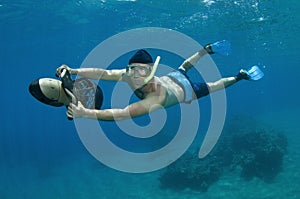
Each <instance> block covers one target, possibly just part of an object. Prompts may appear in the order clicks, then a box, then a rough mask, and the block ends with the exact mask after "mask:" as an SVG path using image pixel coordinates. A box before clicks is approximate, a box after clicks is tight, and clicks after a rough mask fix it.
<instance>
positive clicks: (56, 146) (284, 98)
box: [0, 0, 300, 199]
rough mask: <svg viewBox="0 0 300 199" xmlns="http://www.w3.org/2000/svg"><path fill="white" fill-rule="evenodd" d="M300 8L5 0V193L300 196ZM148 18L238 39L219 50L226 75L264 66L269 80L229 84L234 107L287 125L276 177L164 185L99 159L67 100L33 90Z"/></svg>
mask: <svg viewBox="0 0 300 199" xmlns="http://www.w3.org/2000/svg"><path fill="white" fill-rule="evenodd" d="M299 10H300V2H299V1H296V0H290V1H280V0H273V1H264V0H249V1H246V0H244V1H243V0H236V1H218V0H215V1H212V0H203V1H200V0H197V1H196V0H189V1H187V0H181V1H178V0H166V1H156V0H155V1H147V0H137V1H115V0H107V1H104V0H103V1H100V0H81V1H75V0H70V1H52V0H44V1H35V0H26V1H25V0H23V1H15V0H10V1H7V0H1V1H0V66H1V73H2V77H1V80H0V81H1V85H2V94H1V106H2V109H1V116H0V117H1V125H0V198H10V199H11V198H184V197H186V198H202V197H203V198H220V197H223V198H229V197H231V198H299V197H300V192H299V187H300V186H299V175H300V174H299V169H298V168H299V166H300V163H299V154H298V151H299V149H300V145H299V141H300V138H299V135H298V132H299V130H300V126H299V116H298V111H299V109H300V108H299V105H298V102H299V100H300V94H299V88H298V85H299V83H298V79H299V77H300V76H299V73H300V69H299V68H298V65H299V61H300V58H299V55H298V53H299V40H300V39H299V38H298V35H299V32H300V31H299V26H300V25H299V19H300V14H299ZM147 26H155V27H163V28H170V29H173V30H177V31H180V32H182V33H184V34H187V35H188V36H190V37H192V38H193V39H195V40H197V41H198V42H199V43H201V44H202V45H204V44H206V43H208V42H211V41H216V40H219V39H224V38H225V39H228V40H230V41H231V42H232V46H233V54H232V55H231V56H230V57H226V58H224V57H218V56H215V57H214V60H215V62H216V63H217V64H218V66H222V68H219V69H220V71H221V73H222V75H224V76H227V75H232V74H235V73H236V72H237V71H238V70H239V69H240V68H243V67H249V66H251V65H252V64H259V65H260V66H261V67H262V68H263V70H264V72H265V78H264V79H263V80H261V81H259V82H253V83H249V82H243V83H241V84H239V85H236V86H234V87H233V88H230V89H228V90H227V100H228V113H227V115H228V117H230V116H233V115H239V114H247V115H250V116H252V117H256V118H258V119H259V120H260V121H262V122H264V123H266V124H268V125H270V126H272V127H274V128H276V129H281V130H285V132H286V134H287V136H288V139H289V149H288V151H289V153H288V155H287V156H286V159H285V161H284V165H285V167H284V171H283V172H282V173H281V174H280V175H279V176H278V177H277V178H276V181H275V182H274V183H272V184H265V183H263V182H260V181H259V180H252V181H250V182H244V181H242V180H240V179H239V178H238V177H237V176H230V175H228V176H226V177H224V179H221V181H220V182H218V183H216V184H215V185H214V186H212V187H211V188H210V189H209V191H208V192H206V193H197V192H193V191H189V190H186V191H184V192H179V193H178V192H176V193H173V192H172V191H167V190H161V189H160V188H159V181H158V175H159V171H158V172H154V173H149V174H140V175H136V174H124V173H120V172H117V171H114V170H112V169H109V168H107V167H105V166H103V165H101V164H100V163H99V162H98V161H96V160H95V159H94V158H93V157H92V156H91V155H90V154H89V153H88V152H87V151H86V149H85V148H84V146H83V145H82V143H81V141H80V139H79V137H78V135H77V133H76V129H75V127H74V123H72V122H69V121H68V120H66V117H65V109H64V108H53V107H50V106H45V105H43V104H41V103H39V102H37V101H36V100H35V99H34V98H33V97H32V96H30V94H29V92H28V85H29V84H30V82H31V81H32V80H34V79H36V78H38V77H54V72H55V69H56V68H57V67H58V66H60V65H61V64H63V63H66V64H68V65H70V66H73V67H77V66H80V64H81V63H82V61H83V60H84V58H85V57H86V56H87V54H88V53H89V52H90V51H91V50H92V49H93V48H94V47H95V46H96V45H98V44H99V43H100V42H101V41H103V40H105V39H107V38H108V37H110V36H112V35H114V34H117V33H119V32H122V31H125V30H129V29H132V28H139V27H147ZM191 53H193V52H191ZM177 61H178V60H175V61H174V65H175V66H177V65H178V64H180V63H178V62H177ZM108 89H109V88H108ZM203 103H207V102H206V101H205V100H204V102H203ZM123 144H124V143H123ZM124 145H126V143H125V144H124ZM131 147H132V146H131ZM133 148H134V147H133Z"/></svg>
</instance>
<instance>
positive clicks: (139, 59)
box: [129, 49, 153, 64]
mask: <svg viewBox="0 0 300 199" xmlns="http://www.w3.org/2000/svg"><path fill="white" fill-rule="evenodd" d="M132 63H142V64H150V63H153V59H152V57H151V55H150V54H149V53H148V52H147V51H146V50H144V49H141V50H138V51H137V52H136V53H135V54H134V55H133V56H132V57H131V58H130V59H129V64H132Z"/></svg>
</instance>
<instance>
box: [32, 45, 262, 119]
mask: <svg viewBox="0 0 300 199" xmlns="http://www.w3.org/2000/svg"><path fill="white" fill-rule="evenodd" d="M214 53H218V54H223V55H228V54H229V53H230V43H229V42H228V41H225V40H223V41H219V42H215V43H212V44H208V45H206V46H205V47H204V48H203V49H201V50H200V51H198V52H196V53H195V54H194V55H192V56H191V57H189V58H188V59H186V60H185V61H184V62H183V63H182V65H181V66H180V67H179V68H178V70H177V71H174V72H171V73H169V74H167V75H165V76H162V77H157V76H154V74H155V71H156V69H157V66H158V64H159V60H160V57H159V56H158V57H157V58H156V60H155V62H153V59H152V57H151V55H150V54H149V53H148V52H147V51H146V50H144V49H142V50H138V51H137V52H136V53H135V54H134V55H133V56H132V57H131V58H130V60H129V64H128V66H127V67H126V68H124V69H114V70H105V69H101V68H78V69H73V68H70V67H68V66H67V65H62V66H60V67H59V68H57V70H56V75H57V76H60V77H61V76H64V75H62V74H65V73H66V72H67V74H69V75H79V76H81V77H84V78H88V79H98V80H110V81H124V82H127V83H128V84H129V86H130V87H131V89H132V90H133V91H134V93H135V95H136V96H137V97H138V98H139V99H141V100H140V101H138V102H135V103H132V104H129V105H128V106H126V107H125V108H123V109H114V108H112V109H103V110H100V106H101V105H100V106H98V108H96V107H95V108H87V106H86V104H83V102H82V101H81V100H80V99H76V97H77V96H76V94H75V93H74V91H72V88H70V89H64V91H65V92H64V94H66V95H67V96H71V98H72V100H70V97H69V98H68V97H66V96H65V95H61V96H65V97H60V100H65V101H60V102H59V104H62V105H66V106H67V116H68V118H82V117H83V118H91V119H98V120H105V121H114V120H124V119H127V118H133V117H138V116H141V115H145V114H148V113H150V112H152V111H155V110H157V109H159V108H167V107H170V106H173V105H176V104H179V103H191V102H192V101H193V100H196V99H199V98H201V97H204V96H206V95H208V94H209V93H212V92H215V91H218V90H220V89H224V88H227V87H229V86H231V85H233V84H235V83H236V82H238V81H240V80H243V79H246V80H258V79H260V78H261V77H262V76H263V73H262V72H261V71H260V69H259V68H258V67H256V66H254V67H252V68H251V69H250V70H248V71H246V70H243V69H242V70H240V72H239V73H238V74H237V75H236V76H233V77H226V78H221V79H220V80H218V81H215V82H207V83H203V82H193V81H191V80H190V79H189V77H188V76H187V72H188V70H189V69H190V68H192V67H193V66H194V65H195V64H196V63H197V62H198V60H199V59H200V58H201V57H203V56H204V55H206V54H214ZM40 81H41V80H40ZM56 84H58V85H59V86H60V83H59V82H56ZM65 84H66V83H65ZM35 86H37V85H35ZM38 87H39V91H40V90H43V89H41V88H40V86H39V85H38ZM30 90H31V93H33V92H32V90H35V87H34V88H32V89H30ZM57 90H59V91H60V92H62V91H61V90H60V89H57ZM73 90H74V89H73ZM98 90H100V88H98ZM100 91H101V90H100ZM62 93H63V92H62ZM40 94H41V92H39V93H38V95H40ZM42 95H45V94H43V93H42ZM34 96H35V95H34ZM98 96H100V97H101V104H102V97H103V95H102V93H101V95H98ZM35 97H36V96H35ZM44 98H47V97H44ZM39 100H40V99H39ZM40 101H41V100H40ZM54 101H55V100H54ZM95 101H97V99H95Z"/></svg>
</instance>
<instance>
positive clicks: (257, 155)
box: [160, 122, 287, 191]
mask: <svg viewBox="0 0 300 199" xmlns="http://www.w3.org/2000/svg"><path fill="white" fill-rule="evenodd" d="M286 148H287V138H286V136H285V135H284V134H282V133H279V132H276V131H274V130H272V129H266V128H264V127H263V126H261V125H259V124H257V123H253V122H251V125H245V122H234V123H232V124H231V126H229V128H227V129H226V130H224V132H223V135H222V137H221V138H220V140H219V142H218V144H217V145H216V147H215V148H214V150H213V151H212V152H211V153H210V154H209V155H208V156H207V157H205V158H204V159H199V158H198V157H197V153H196V152H195V153H186V154H185V155H183V156H182V157H181V158H180V159H179V160H177V161H176V162H175V163H173V164H171V165H170V166H169V167H167V168H166V170H165V171H164V172H163V173H162V175H161V176H160V183H161V188H168V189H173V190H183V189H185V188H189V189H192V190H197V191H207V190H208V188H209V186H210V185H211V184H213V183H215V182H216V181H218V180H219V178H220V177H221V176H222V175H223V174H224V173H225V171H226V172H230V171H233V170H234V169H236V168H240V169H241V173H240V175H241V177H242V178H243V179H245V180H251V179H252V178H253V177H257V178H259V179H261V180H263V181H265V182H267V183H271V182H272V181H273V180H274V178H275V177H276V176H277V174H278V173H279V172H280V171H281V170H282V166H283V157H284V154H285V153H286Z"/></svg>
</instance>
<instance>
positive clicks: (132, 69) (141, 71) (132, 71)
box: [126, 66, 151, 77]
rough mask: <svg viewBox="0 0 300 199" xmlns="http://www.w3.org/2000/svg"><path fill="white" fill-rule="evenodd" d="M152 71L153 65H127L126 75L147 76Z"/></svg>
mask: <svg viewBox="0 0 300 199" xmlns="http://www.w3.org/2000/svg"><path fill="white" fill-rule="evenodd" d="M150 73H151V67H147V66H127V68H126V75H127V76H134V77H147V76H149V75H150Z"/></svg>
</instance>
